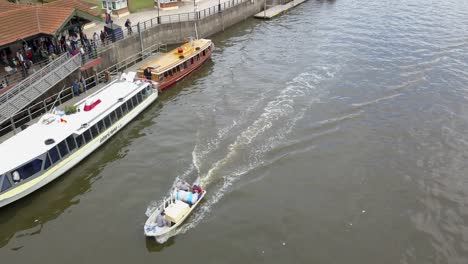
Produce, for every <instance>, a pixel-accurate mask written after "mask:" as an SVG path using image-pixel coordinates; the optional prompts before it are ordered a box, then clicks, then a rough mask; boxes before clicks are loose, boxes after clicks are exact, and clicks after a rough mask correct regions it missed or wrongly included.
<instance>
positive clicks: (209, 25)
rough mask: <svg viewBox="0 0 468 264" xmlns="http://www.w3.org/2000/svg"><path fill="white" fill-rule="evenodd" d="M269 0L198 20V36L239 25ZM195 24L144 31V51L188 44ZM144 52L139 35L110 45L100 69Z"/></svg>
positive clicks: (252, 2)
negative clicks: (166, 45)
mask: <svg viewBox="0 0 468 264" xmlns="http://www.w3.org/2000/svg"><path fill="white" fill-rule="evenodd" d="M265 1H266V0H253V1H249V2H244V3H241V4H239V5H237V6H234V7H232V8H229V9H226V10H224V11H223V12H222V13H217V14H214V15H211V16H208V17H205V18H203V19H201V20H199V21H197V29H198V35H199V37H200V38H206V37H209V36H211V35H213V34H216V33H218V32H221V31H224V30H225V29H226V28H228V27H230V26H232V25H234V24H236V23H239V22H241V21H243V20H245V19H247V18H249V17H251V16H253V15H255V14H257V13H258V12H260V11H262V10H263V6H264V2H265ZM194 23H195V22H194V21H187V22H178V23H170V24H161V25H158V26H155V27H153V28H149V29H147V30H146V31H144V32H142V33H141V34H142V36H141V38H142V40H143V48H144V49H145V48H147V47H150V46H152V45H154V44H157V43H164V44H168V45H170V44H177V43H182V42H184V41H185V40H186V39H187V38H188V37H190V36H195V25H194ZM141 50H142V45H141V42H140V36H139V34H138V33H137V32H136V33H135V34H133V36H131V37H128V38H126V39H124V40H121V41H119V42H116V43H114V44H113V45H110V46H109V48H107V49H104V50H102V51H101V52H100V55H99V56H100V57H102V58H103V63H102V64H101V65H100V66H99V67H98V71H102V70H104V69H106V68H108V67H110V66H112V65H114V64H116V63H119V62H122V61H124V60H125V59H127V58H129V57H131V56H133V55H134V54H136V53H138V52H140V51H141Z"/></svg>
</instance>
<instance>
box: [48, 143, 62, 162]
mask: <svg viewBox="0 0 468 264" xmlns="http://www.w3.org/2000/svg"><path fill="white" fill-rule="evenodd" d="M49 156H50V159H51V163H52V164H54V163H56V162H57V161H59V160H60V156H59V153H58V151H57V148H56V147H53V148H52V149H50V150H49Z"/></svg>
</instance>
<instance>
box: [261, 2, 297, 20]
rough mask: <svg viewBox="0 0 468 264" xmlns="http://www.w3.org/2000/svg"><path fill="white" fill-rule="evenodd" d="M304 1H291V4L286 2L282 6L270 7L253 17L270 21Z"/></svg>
mask: <svg viewBox="0 0 468 264" xmlns="http://www.w3.org/2000/svg"><path fill="white" fill-rule="evenodd" d="M305 1H306V0H293V1H291V2H288V3H286V4H283V5H275V6H273V7H270V8H268V9H265V10H263V11H262V12H260V13H258V14H256V15H255V16H254V17H256V18H263V19H271V18H273V17H275V16H278V15H280V14H282V13H284V12H286V11H288V10H289V9H291V8H293V7H296V6H298V5H300V4H302V3H304V2H305Z"/></svg>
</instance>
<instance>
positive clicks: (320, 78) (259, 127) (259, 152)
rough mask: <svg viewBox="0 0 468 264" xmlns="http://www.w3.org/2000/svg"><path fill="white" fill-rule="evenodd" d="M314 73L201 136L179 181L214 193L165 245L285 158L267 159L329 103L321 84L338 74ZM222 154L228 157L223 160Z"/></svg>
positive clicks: (328, 70)
mask: <svg viewBox="0 0 468 264" xmlns="http://www.w3.org/2000/svg"><path fill="white" fill-rule="evenodd" d="M314 72H315V73H313V74H312V73H302V74H300V75H298V76H297V77H295V78H294V79H293V80H292V81H290V82H289V83H287V87H286V88H284V89H283V90H281V91H280V92H279V94H278V95H276V96H274V97H273V98H271V99H270V100H269V101H266V100H265V99H262V100H260V102H258V103H257V104H254V105H252V106H251V107H250V108H249V109H247V111H246V112H249V113H248V114H243V115H241V116H240V117H239V118H238V119H237V120H235V121H233V122H232V123H231V124H230V125H228V126H226V127H224V128H221V129H219V130H218V131H217V133H216V135H215V136H214V138H213V137H211V138H210V139H207V140H201V139H200V132H198V133H197V143H196V145H195V147H194V150H193V152H192V157H193V160H192V164H191V165H190V166H189V168H188V169H187V171H186V173H184V174H183V175H180V176H179V177H177V179H176V181H177V180H178V179H181V178H185V177H187V176H189V175H193V173H196V174H198V177H199V179H200V183H201V185H202V186H204V187H205V188H206V189H207V190H208V195H207V197H206V198H205V201H203V202H202V203H201V204H200V206H199V207H198V208H197V209H196V210H195V211H194V212H193V214H192V216H191V217H190V219H189V221H188V222H187V223H186V224H185V225H183V226H181V227H180V228H179V229H177V230H176V231H175V232H174V233H172V234H169V235H167V236H166V237H162V238H158V242H159V243H164V242H165V241H166V240H167V239H169V238H170V237H171V236H174V235H177V234H183V233H185V232H187V231H188V230H190V229H191V228H193V227H195V226H197V225H198V223H200V222H201V221H202V220H203V219H204V218H205V217H206V216H207V215H208V214H209V213H210V211H211V209H212V207H213V206H214V205H215V204H216V203H217V202H218V201H219V200H220V199H221V198H222V197H223V196H224V195H225V194H226V193H228V192H230V190H231V187H232V185H233V183H235V182H236V181H238V180H239V179H240V178H242V177H243V176H245V175H247V174H248V173H249V172H250V171H252V170H254V169H257V168H260V167H263V166H266V165H269V164H272V163H274V162H275V161H277V160H278V159H279V158H281V157H278V158H272V159H265V154H267V153H268V152H270V151H271V150H273V149H275V148H276V147H278V146H279V145H280V144H281V143H282V142H283V141H284V139H285V138H286V136H287V135H288V134H289V133H291V131H292V130H293V129H294V127H295V125H296V123H297V122H298V121H299V120H301V119H302V118H303V117H304V115H305V114H306V112H307V110H308V109H309V108H310V107H311V106H312V105H314V104H316V103H320V102H322V101H323V100H324V99H325V98H327V96H328V90H327V89H326V88H324V86H323V85H319V84H322V83H323V82H325V81H326V80H330V79H332V78H333V77H334V73H335V72H336V70H335V69H333V68H328V67H321V68H319V69H314ZM259 105H264V106H263V109H262V110H260V111H258V110H256V111H255V109H257V108H258V107H259ZM255 112H260V113H261V114H260V115H259V116H257V118H256V119H255V120H254V121H253V122H250V123H249V119H248V117H249V116H250V115H251V114H252V113H255ZM239 131H240V132H239ZM230 141H231V143H229V142H230ZM220 152H222V153H223V154H222V155H219V153H220ZM213 156H214V157H218V159H217V160H216V159H215V160H211V161H210V159H209V158H213ZM219 157H221V158H219ZM153 205H154V204H153Z"/></svg>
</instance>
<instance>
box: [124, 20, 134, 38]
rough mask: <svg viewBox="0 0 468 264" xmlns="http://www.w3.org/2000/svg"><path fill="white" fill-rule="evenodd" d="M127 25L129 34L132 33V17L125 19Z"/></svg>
mask: <svg viewBox="0 0 468 264" xmlns="http://www.w3.org/2000/svg"><path fill="white" fill-rule="evenodd" d="M125 27H126V28H127V30H128V34H129V35H131V34H132V33H133V31H132V21H130V18H127V21H125Z"/></svg>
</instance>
